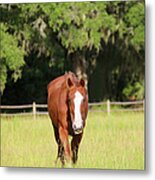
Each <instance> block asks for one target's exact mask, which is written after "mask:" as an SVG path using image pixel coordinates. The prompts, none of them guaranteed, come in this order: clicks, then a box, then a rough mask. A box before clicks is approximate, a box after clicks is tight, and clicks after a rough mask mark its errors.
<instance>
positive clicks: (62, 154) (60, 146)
mask: <svg viewBox="0 0 155 180" xmlns="http://www.w3.org/2000/svg"><path fill="white" fill-rule="evenodd" d="M53 128H54V134H55V139H56V142H57V144H58V154H57V158H56V161H55V163H56V164H57V161H58V159H59V158H60V161H61V163H62V164H63V165H64V148H63V145H62V143H61V141H60V137H59V131H58V128H57V127H55V126H53Z"/></svg>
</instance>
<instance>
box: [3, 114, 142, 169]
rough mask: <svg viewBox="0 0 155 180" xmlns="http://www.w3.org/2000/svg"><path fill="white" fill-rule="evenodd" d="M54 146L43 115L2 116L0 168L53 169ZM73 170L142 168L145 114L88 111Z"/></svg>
mask: <svg viewBox="0 0 155 180" xmlns="http://www.w3.org/2000/svg"><path fill="white" fill-rule="evenodd" d="M56 155H57V145H56V142H55V139H54V134H53V128H52V125H51V122H50V119H49V117H48V116H46V115H41V116H37V119H36V120H33V117H32V116H14V117H1V166H16V167H50V168H53V167H57V168H59V167H61V166H60V164H57V166H55V163H54V162H55V159H56ZM75 167H76V168H98V169H139V170H143V169H144V168H145V167H144V113H143V112H117V113H111V114H110V115H109V116H108V115H107V114H106V113H104V112H89V114H88V117H87V124H86V127H85V132H84V136H83V139H82V142H81V144H80V148H79V159H78V162H77V164H76V165H75Z"/></svg>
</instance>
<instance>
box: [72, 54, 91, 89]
mask: <svg viewBox="0 0 155 180" xmlns="http://www.w3.org/2000/svg"><path fill="white" fill-rule="evenodd" d="M72 70H73V72H74V73H75V74H76V75H77V77H78V79H83V80H84V81H85V86H86V88H87V84H88V76H87V73H86V70H87V62H86V59H85V54H84V53H82V52H79V51H77V52H75V53H73V54H72Z"/></svg>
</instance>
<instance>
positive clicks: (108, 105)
mask: <svg viewBox="0 0 155 180" xmlns="http://www.w3.org/2000/svg"><path fill="white" fill-rule="evenodd" d="M107 113H108V115H109V114H110V100H109V99H108V100H107Z"/></svg>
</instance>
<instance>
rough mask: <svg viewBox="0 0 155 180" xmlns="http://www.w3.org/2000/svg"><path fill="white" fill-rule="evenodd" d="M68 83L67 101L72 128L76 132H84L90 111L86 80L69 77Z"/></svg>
mask: <svg viewBox="0 0 155 180" xmlns="http://www.w3.org/2000/svg"><path fill="white" fill-rule="evenodd" d="M66 85H67V89H68V94H67V103H68V110H69V115H70V119H71V123H72V129H73V132H74V134H80V133H82V132H83V128H84V126H85V119H86V116H87V111H88V95H87V90H86V88H85V81H84V80H83V79H81V80H80V81H78V82H77V81H74V79H72V78H70V77H68V78H67V81H66Z"/></svg>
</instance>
